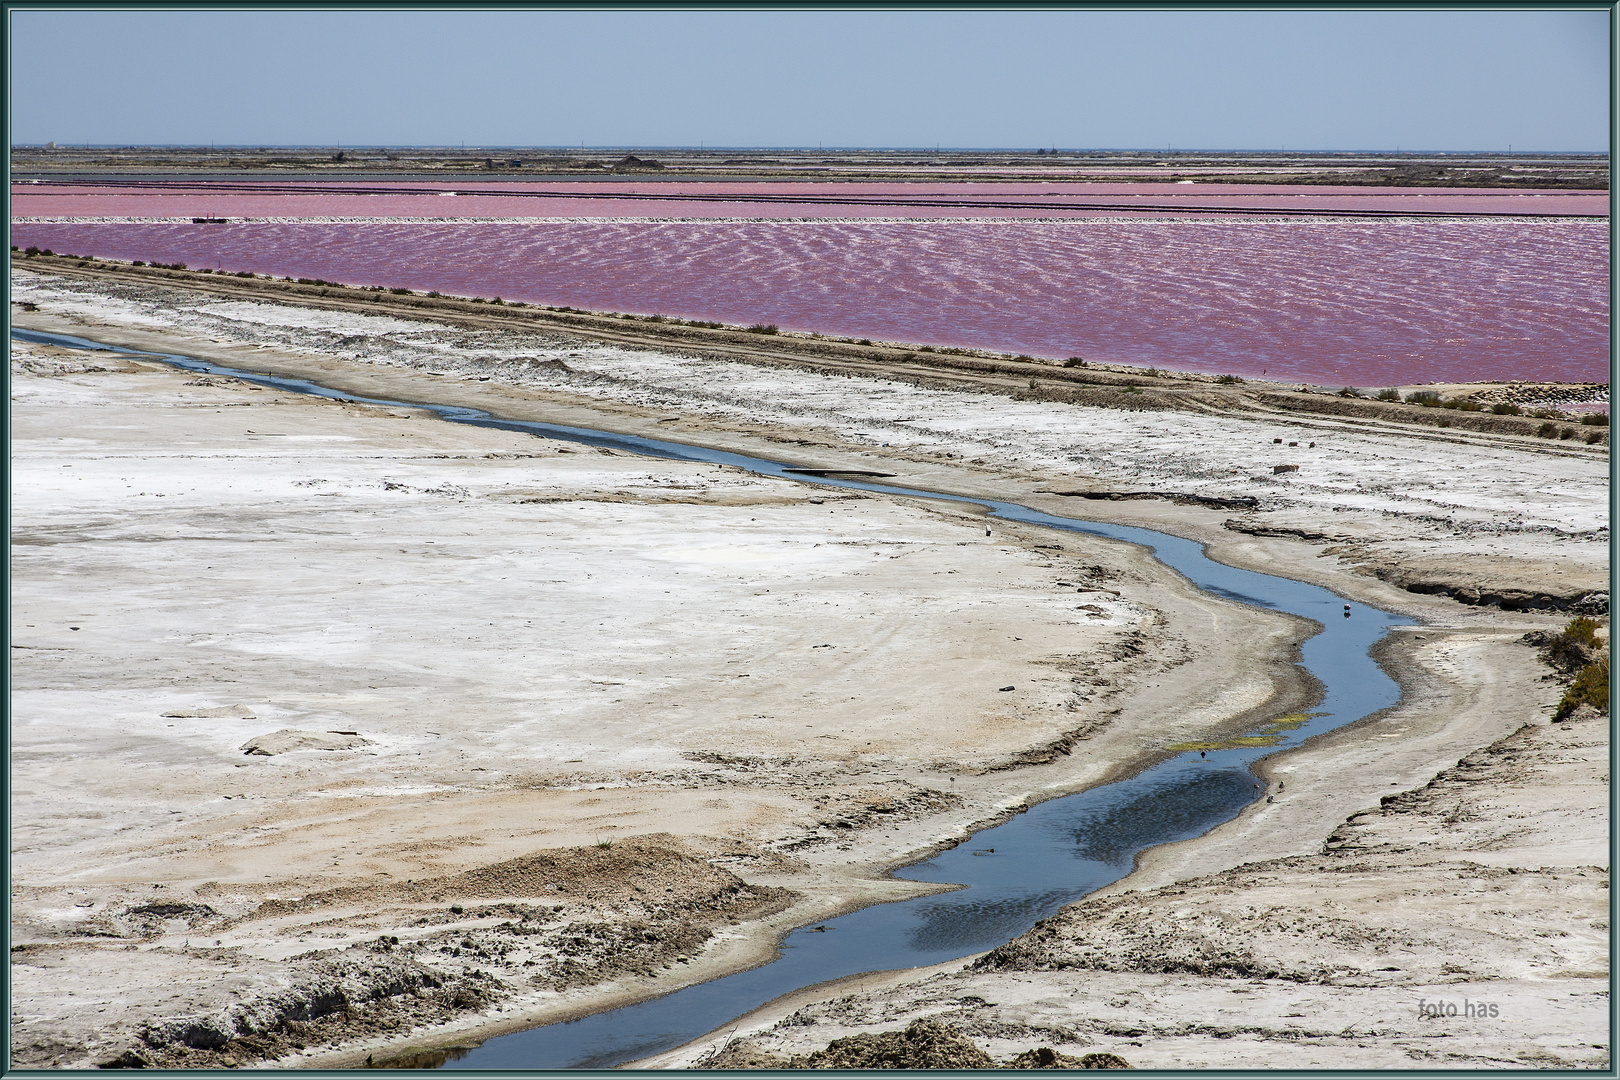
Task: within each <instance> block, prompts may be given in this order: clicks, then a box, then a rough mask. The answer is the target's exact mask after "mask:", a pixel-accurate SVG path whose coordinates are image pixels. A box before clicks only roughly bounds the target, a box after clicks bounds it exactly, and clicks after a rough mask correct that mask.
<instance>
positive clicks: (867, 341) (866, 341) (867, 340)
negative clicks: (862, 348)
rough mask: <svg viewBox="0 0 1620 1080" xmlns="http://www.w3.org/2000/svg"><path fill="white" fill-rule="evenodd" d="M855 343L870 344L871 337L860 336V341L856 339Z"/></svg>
mask: <svg viewBox="0 0 1620 1080" xmlns="http://www.w3.org/2000/svg"><path fill="white" fill-rule="evenodd" d="M855 344H857V345H870V344H872V339H871V338H869V337H863V338H861V340H860V341H857V342H856V343H855Z"/></svg>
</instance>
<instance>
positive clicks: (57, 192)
mask: <svg viewBox="0 0 1620 1080" xmlns="http://www.w3.org/2000/svg"><path fill="white" fill-rule="evenodd" d="M233 188H235V189H236V190H232V191H229V192H227V191H221V190H219V188H218V186H217V185H214V186H212V187H211V186H210V185H208V184H194V185H190V186H186V185H182V184H174V185H173V186H165V187H163V188H149V189H142V190H116V189H108V188H104V187H71V186H62V187H58V186H54V185H43V184H41V185H34V184H14V185H12V189H11V191H12V215H13V216H14V217H132V218H152V217H177V218H191V217H238V218H239V217H258V218H263V217H271V218H297V217H360V218H468V217H474V218H490V217H499V218H508V217H544V218H556V217H653V218H671V217H679V218H737V217H750V218H779V217H789V218H825V217H835V218H843V217H863V218H870V217H897V218H916V217H928V218H938V217H944V218H955V217H986V218H998V217H1095V216H1099V215H1100V216H1113V215H1116V214H1124V215H1129V216H1136V215H1142V214H1151V215H1153V216H1163V215H1164V213H1166V212H1167V211H1165V210H1164V209H1162V208H1163V207H1170V208H1172V209H1171V210H1169V211H1168V212H1170V213H1175V212H1176V209H1180V210H1182V211H1185V212H1193V211H1197V210H1198V209H1201V208H1205V209H1207V208H1226V209H1230V208H1237V207H1241V208H1252V209H1254V210H1256V212H1258V213H1261V214H1264V213H1266V212H1267V211H1275V212H1291V213H1298V212H1301V211H1322V212H1324V213H1333V212H1336V211H1337V212H1343V211H1368V210H1371V211H1379V212H1386V213H1387V212H1416V213H1436V212H1445V213H1468V214H1579V215H1586V216H1593V217H1602V216H1604V215H1606V214H1607V213H1608V195H1607V193H1606V192H1564V191H1548V192H1538V191H1502V190H1492V189H1472V190H1445V191H1414V190H1411V189H1399V188H1392V189H1368V188H1364V187H1301V186H1295V187H1288V186H1281V185H1260V184H1252V185H1250V184H1245V185H1239V184H1174V183H1157V184H1150V183H1129V184H1102V183H1098V184H1050V183H1047V184H1042V183H1016V184H995V183H959V184H946V183H847V184H846V183H814V182H806V183H769V184H759V183H753V184H740V183H721V182H714V183H659V182H640V181H626V182H607V183H560V182H559V183H550V184H546V183H479V182H478V181H477V180H476V179H471V178H467V179H466V180H465V183H464V184H463V183H462V182H461V181H457V180H454V179H446V180H443V181H435V182H432V183H400V182H382V183H374V184H368V183H358V184H356V183H326V182H313V183H301V184H300V183H292V182H289V183H283V184H277V183H269V182H264V183H253V182H250V183H243V184H235V185H233ZM311 188H324V189H326V190H324V191H321V192H319V193H314V192H311V191H310V190H308V189H311ZM357 191H366V192H368V193H365V194H359V193H355V192H357ZM592 195H612V196H615V197H614V198H591V197H590V196H592ZM796 199H804V200H833V201H830V202H828V201H794V200H796ZM842 200H850V201H848V202H845V201H842ZM987 202H993V203H1014V204H1020V205H1018V206H985V205H976V204H983V203H987ZM919 203H921V204H925V205H918V204H919ZM940 203H943V204H945V205H937V204H940ZM883 204H888V205H883ZM1076 204H1080V205H1076ZM1098 206H1106V207H1112V208H1114V209H1095V207H1098ZM1144 206H1147V207H1153V208H1154V209H1142V208H1143V207H1144Z"/></svg>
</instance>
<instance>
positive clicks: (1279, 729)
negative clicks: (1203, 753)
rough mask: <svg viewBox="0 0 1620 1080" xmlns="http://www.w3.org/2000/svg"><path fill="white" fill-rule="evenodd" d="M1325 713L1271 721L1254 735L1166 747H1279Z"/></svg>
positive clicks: (1196, 748) (1278, 718) (1292, 715)
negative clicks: (1303, 725)
mask: <svg viewBox="0 0 1620 1080" xmlns="http://www.w3.org/2000/svg"><path fill="white" fill-rule="evenodd" d="M1322 715H1324V714H1323V713H1289V714H1288V715H1287V716H1279V717H1277V719H1275V720H1269V721H1267V722H1266V724H1265V725H1264V726H1263V727H1262V728H1261V729H1260V730H1259V731H1258V732H1256V733H1255V734H1253V735H1234V736H1233V737H1232V738H1230V739H1216V740H1212V741H1210V742H1184V743H1172V744H1171V745H1169V746H1167V747H1165V749H1166V750H1174V751H1177V752H1178V753H1179V752H1181V751H1183V750H1235V749H1237V748H1239V747H1244V746H1277V745H1279V744H1281V743H1282V739H1283V735H1284V734H1286V733H1287V732H1289V731H1292V730H1293V729H1294V728H1297V727H1299V726H1300V725H1301V724H1304V723H1306V722H1307V721H1309V720H1310V719H1311V717H1313V716H1322Z"/></svg>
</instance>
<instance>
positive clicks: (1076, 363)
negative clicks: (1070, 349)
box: [1063, 356, 1086, 367]
mask: <svg viewBox="0 0 1620 1080" xmlns="http://www.w3.org/2000/svg"><path fill="white" fill-rule="evenodd" d="M1063 366H1064V367H1085V366H1086V362H1085V361H1084V360H1082V359H1080V358H1079V357H1078V356H1071V357H1069V358H1068V359H1067V360H1065V361H1063Z"/></svg>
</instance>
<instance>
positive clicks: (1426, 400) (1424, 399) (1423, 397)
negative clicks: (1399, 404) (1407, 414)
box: [1406, 390, 1440, 408]
mask: <svg viewBox="0 0 1620 1080" xmlns="http://www.w3.org/2000/svg"><path fill="white" fill-rule="evenodd" d="M1406 403H1407V404H1408V405H1422V406H1424V407H1425V408H1433V407H1434V406H1436V405H1438V404H1440V395H1439V394H1438V393H1436V392H1435V391H1433V390H1414V391H1412V392H1411V393H1410V394H1407V395H1406Z"/></svg>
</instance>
